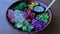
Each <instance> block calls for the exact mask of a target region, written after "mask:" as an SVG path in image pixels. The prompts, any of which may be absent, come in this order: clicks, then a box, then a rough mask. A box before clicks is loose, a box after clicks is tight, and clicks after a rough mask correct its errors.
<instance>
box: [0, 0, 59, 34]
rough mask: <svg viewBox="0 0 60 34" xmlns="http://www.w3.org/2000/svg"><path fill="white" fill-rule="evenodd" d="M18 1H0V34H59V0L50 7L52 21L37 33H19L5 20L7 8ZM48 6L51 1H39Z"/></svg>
mask: <svg viewBox="0 0 60 34" xmlns="http://www.w3.org/2000/svg"><path fill="white" fill-rule="evenodd" d="M16 1H18V0H0V34H60V0H56V2H55V3H54V4H53V5H52V7H51V9H52V12H53V20H52V22H51V24H50V25H49V26H48V27H47V28H46V29H45V30H43V31H41V32H37V33H26V32H20V31H17V30H16V29H14V28H13V27H12V26H11V25H10V24H9V23H8V21H7V19H6V11H7V9H8V7H9V6H10V5H11V4H13V3H14V2H16ZM41 1H43V2H45V3H47V4H49V3H50V2H51V1H52V0H41Z"/></svg>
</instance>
